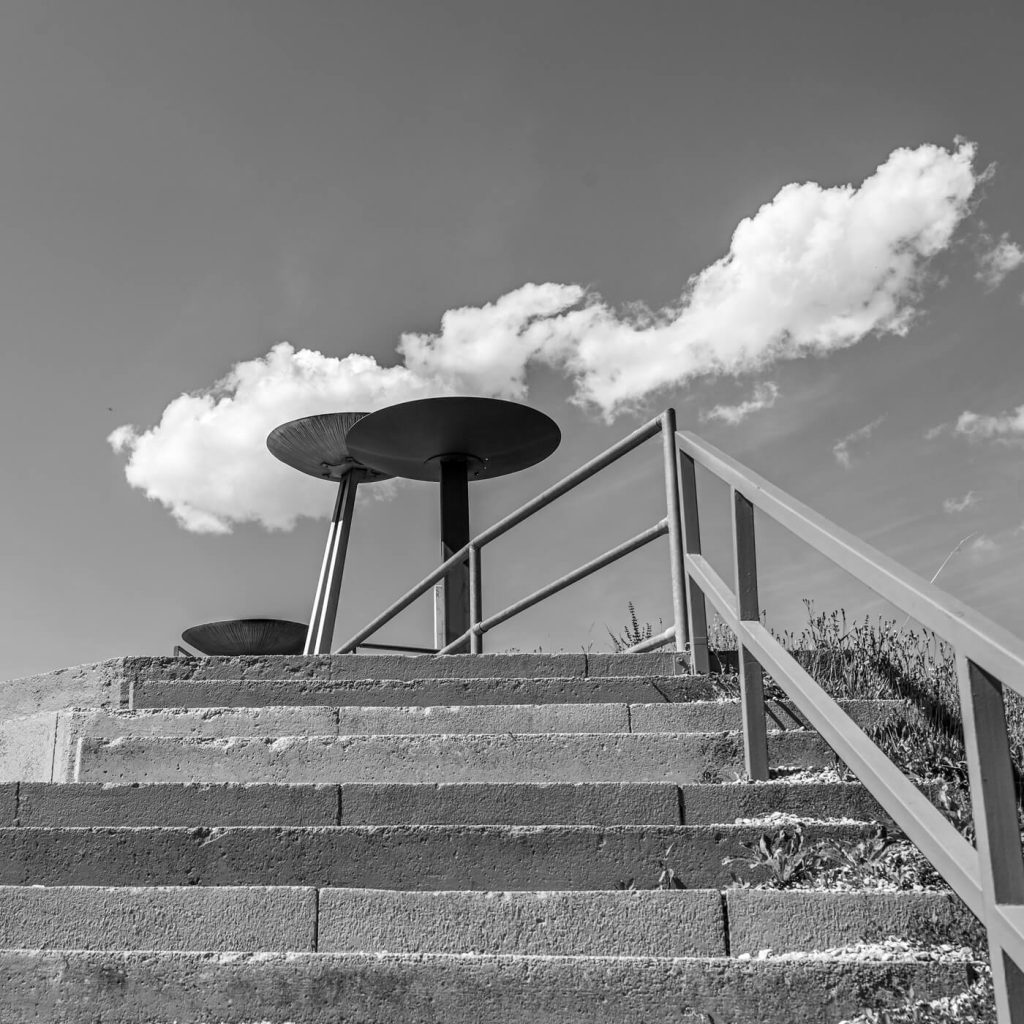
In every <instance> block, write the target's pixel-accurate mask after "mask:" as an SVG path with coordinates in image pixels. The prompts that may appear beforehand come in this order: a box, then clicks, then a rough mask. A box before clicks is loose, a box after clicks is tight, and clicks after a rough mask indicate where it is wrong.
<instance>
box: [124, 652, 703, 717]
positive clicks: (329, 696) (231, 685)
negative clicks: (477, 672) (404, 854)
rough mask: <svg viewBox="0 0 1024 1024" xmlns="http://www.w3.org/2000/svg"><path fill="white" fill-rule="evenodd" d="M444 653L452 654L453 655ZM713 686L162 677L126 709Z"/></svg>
mask: <svg viewBox="0 0 1024 1024" xmlns="http://www.w3.org/2000/svg"><path fill="white" fill-rule="evenodd" d="M451 657H453V658H457V657H459V656H458V655H452V656H451ZM717 692H718V690H717V687H716V685H715V684H714V683H713V682H711V681H709V680H707V679H704V678H702V677H699V676H622V677H617V676H585V677H583V676H571V677H565V676H561V677H559V676H538V677H535V678H522V679H519V678H512V679H505V678H500V677H482V676H480V677H472V678H464V677H459V676H451V677H442V678H436V679H431V678H423V679H327V678H319V677H309V676H298V677H294V678H286V679H252V680H245V681H244V682H239V681H237V680H234V679H162V678H159V677H148V676H147V677H143V678H141V679H139V680H137V681H136V682H135V683H133V684H132V695H131V706H132V707H133V708H173V707H190V708H201V707H222V706H223V707H228V706H232V707H267V706H282V705H303V706H309V705H316V704H322V705H328V706H331V707H344V706H349V707H366V706H371V707H372V706H379V707H424V706H427V705H437V706H440V705H469V704H580V703H595V704H596V703H609V704H613V703H623V702H627V703H628V702H632V703H651V702H655V703H657V702H661V701H682V700H694V699H697V698H701V699H710V698H713V697H715V696H716V694H717Z"/></svg>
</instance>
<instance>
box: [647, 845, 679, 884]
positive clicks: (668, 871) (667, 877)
mask: <svg viewBox="0 0 1024 1024" xmlns="http://www.w3.org/2000/svg"><path fill="white" fill-rule="evenodd" d="M674 848H675V844H674V843H673V844H672V845H671V846H669V847H668V849H667V850H665V852H664V854H663V855H662V856H661V858H660V859H659V861H658V865H659V866H660V868H661V874H660V875H658V884H657V885H656V886H655V889H667V890H674V889H685V888H686V886H685V885H684V884H683V880H682V879H681V878H680V877H679V876H678V875H677V874H676V870H675V868H673V867H671V866H670V865H669V863H668V860H667V858H668V857H669V856H671V854H672V850H673V849H674Z"/></svg>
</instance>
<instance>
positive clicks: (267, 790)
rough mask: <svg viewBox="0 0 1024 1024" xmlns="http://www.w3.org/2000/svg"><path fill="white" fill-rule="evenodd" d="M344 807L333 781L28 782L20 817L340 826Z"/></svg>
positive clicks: (34, 822)
mask: <svg viewBox="0 0 1024 1024" xmlns="http://www.w3.org/2000/svg"><path fill="white" fill-rule="evenodd" d="M338 808H339V793H338V787H337V786H331V785H326V786H268V785H258V784H257V785H201V784H192V785H185V786H180V785H171V784H168V785H160V784H157V785H153V786H117V785H114V786H106V785H102V784H83V785H76V786H68V785H59V784H56V783H55V784H52V785H50V784H46V783H23V784H22V786H21V787H20V790H19V796H18V806H17V809H16V816H17V822H18V824H19V825H22V826H25V827H42V826H58V827H62V828H72V827H89V826H108V827H112V826H118V825H123V826H134V825H161V826H166V827H172V826H185V827H189V826H192V827H195V826H208V827H214V826H224V825H335V824H337V823H338V813H339V811H338ZM8 823H10V822H8Z"/></svg>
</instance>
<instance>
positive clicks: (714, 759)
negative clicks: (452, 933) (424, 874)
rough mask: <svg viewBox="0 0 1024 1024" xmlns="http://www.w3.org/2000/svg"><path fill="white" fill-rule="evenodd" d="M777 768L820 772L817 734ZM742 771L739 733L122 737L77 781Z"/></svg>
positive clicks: (633, 777)
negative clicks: (810, 768)
mask: <svg viewBox="0 0 1024 1024" xmlns="http://www.w3.org/2000/svg"><path fill="white" fill-rule="evenodd" d="M768 749H769V755H770V757H771V759H772V763H773V764H787V765H794V764H798V765H807V766H821V765H827V764H831V763H832V762H833V760H834V755H833V753H832V751H831V749H830V748H829V747H828V745H827V744H826V743H825V742H824V740H822V739H821V737H820V736H818V735H817V734H816V733H811V732H806V731H793V732H779V733H771V734H769V742H768ZM742 771H743V744H742V737H741V736H740V735H739V734H738V733H611V734H608V733H604V734H602V733H595V734H591V733H550V734H533V733H524V734H519V735H516V734H512V733H501V734H495V733H488V734H478V735H464V736H445V735H413V736H340V737H339V736H311V737H310V736H286V737H281V738H278V739H270V738H268V737H253V738H244V737H243V738H226V739H201V738H191V737H189V738H175V737H142V738H135V737H120V738H118V739H113V740H102V739H89V738H83V739H81V740H79V744H78V754H77V760H76V764H75V773H74V778H75V781H77V782H113V783H130V782H140V783H141V782H275V783H317V782H320V783H323V782H337V783H352V782H359V783H378V782H394V783H423V782H428V783H429V782H475V783H488V782H490V783H497V782H523V783H543V782H676V783H684V782H718V781H728V780H731V779H733V778H735V777H736V776H738V775H739V774H740V773H742Z"/></svg>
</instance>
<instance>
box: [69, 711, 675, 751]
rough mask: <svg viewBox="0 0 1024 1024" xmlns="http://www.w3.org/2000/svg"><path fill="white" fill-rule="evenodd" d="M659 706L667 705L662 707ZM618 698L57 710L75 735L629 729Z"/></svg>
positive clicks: (289, 734) (335, 733)
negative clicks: (413, 704)
mask: <svg viewBox="0 0 1024 1024" xmlns="http://www.w3.org/2000/svg"><path fill="white" fill-rule="evenodd" d="M666 706H667V705H666ZM627 707H628V706H627V705H626V704H512V705H508V704H502V705H499V704H468V705H462V706H459V705H454V706H449V705H445V706H440V707H438V706H433V707H343V708H337V707H322V706H320V707H318V706H315V705H314V706H294V705H293V706H290V707H266V708H249V707H234V708H227V707H225V708H211V707H202V708H167V709H147V710H136V711H127V710H126V711H106V710H99V711H84V710H76V711H64V712H60V716H61V718H62V719H67V721H68V728H69V730H70V731H71V732H72V733H73V736H74V740H75V741H76V742H77V740H78V738H79V737H82V736H88V737H90V738H94V739H114V738H116V737H118V736H198V737H218V736H272V737H277V736H333V735H339V734H340V735H342V736H379V735H409V734H414V733H446V734H449V735H453V734H458V733H486V732H629V712H628V710H627Z"/></svg>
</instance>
